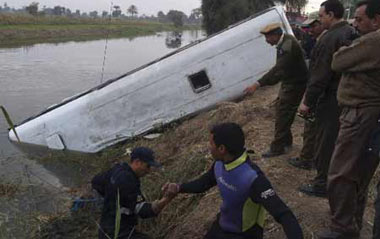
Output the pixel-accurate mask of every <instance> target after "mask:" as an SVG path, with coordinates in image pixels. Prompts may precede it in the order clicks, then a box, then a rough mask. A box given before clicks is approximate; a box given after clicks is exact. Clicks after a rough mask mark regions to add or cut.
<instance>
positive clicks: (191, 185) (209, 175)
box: [179, 163, 216, 193]
mask: <svg viewBox="0 0 380 239" xmlns="http://www.w3.org/2000/svg"><path fill="white" fill-rule="evenodd" d="M214 165H215V163H214V164H213V165H212V166H211V168H210V169H209V170H208V171H207V172H206V173H205V174H203V175H202V176H200V177H199V178H198V179H195V180H194V181H191V182H188V183H183V184H181V185H179V192H180V193H203V192H206V191H207V190H209V189H210V188H212V187H214V186H215V185H216V179H215V174H214Z"/></svg>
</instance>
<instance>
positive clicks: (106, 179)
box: [91, 163, 156, 238]
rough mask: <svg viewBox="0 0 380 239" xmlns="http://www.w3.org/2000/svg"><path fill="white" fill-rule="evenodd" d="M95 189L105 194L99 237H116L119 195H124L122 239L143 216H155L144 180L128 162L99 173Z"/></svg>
mask: <svg viewBox="0 0 380 239" xmlns="http://www.w3.org/2000/svg"><path fill="white" fill-rule="evenodd" d="M91 183H92V188H93V189H95V190H96V191H97V192H98V193H99V194H100V195H102V196H103V197H104V206H103V210H102V217H101V220H100V227H101V230H99V231H100V232H99V238H107V237H106V236H105V235H104V234H107V235H108V236H109V237H110V238H113V234H114V230H115V218H116V208H117V200H118V195H119V198H120V212H121V220H120V233H119V237H120V238H124V237H125V238H128V235H129V233H130V232H131V231H132V230H133V228H134V226H136V225H137V222H138V220H137V219H138V216H139V217H141V218H149V217H154V216H156V214H155V213H154V212H153V210H152V206H151V204H150V203H147V202H145V198H144V196H143V195H142V193H141V191H140V180H139V178H138V177H137V176H136V174H135V173H134V171H133V170H132V169H131V168H130V167H129V165H128V164H127V163H122V164H116V165H115V166H114V167H113V168H111V169H110V170H108V171H106V172H104V173H101V174H98V175H96V176H95V177H94V178H93V179H92V181H91Z"/></svg>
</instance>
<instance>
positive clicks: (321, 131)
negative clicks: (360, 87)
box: [299, 0, 355, 197]
mask: <svg viewBox="0 0 380 239" xmlns="http://www.w3.org/2000/svg"><path fill="white" fill-rule="evenodd" d="M343 14H344V7H343V5H342V3H341V2H339V1H338V0H328V1H325V2H323V3H322V4H321V7H320V9H319V19H320V21H321V22H322V25H323V27H324V28H325V29H327V32H326V33H325V34H323V36H322V37H321V38H320V40H319V41H318V42H317V45H316V46H315V48H314V50H313V52H312V56H311V59H310V67H309V70H310V80H309V82H308V85H307V89H306V93H305V97H304V100H303V103H302V104H301V105H300V108H299V110H300V113H301V114H304V115H308V114H310V111H311V110H310V109H315V121H316V122H315V123H316V131H317V132H316V139H315V144H316V145H315V154H314V162H315V164H316V168H317V176H316V177H315V178H314V180H313V181H312V182H311V183H310V184H304V185H302V186H301V187H300V191H301V192H303V193H305V194H308V195H310V196H318V197H326V185H327V173H328V169H329V165H330V161H331V156H332V153H333V151H334V147H335V140H336V137H337V136H338V131H339V115H340V109H339V107H338V102H337V99H336V92H337V89H338V85H339V81H340V76H341V74H340V73H338V72H335V71H333V70H332V69H331V62H332V58H333V54H334V53H335V52H336V51H337V50H338V49H339V48H340V47H342V46H347V45H349V44H350V43H351V42H352V38H353V36H354V34H355V30H354V29H353V28H352V27H351V26H349V25H348V23H347V22H346V21H343Z"/></svg>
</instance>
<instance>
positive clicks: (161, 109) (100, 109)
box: [9, 7, 292, 153]
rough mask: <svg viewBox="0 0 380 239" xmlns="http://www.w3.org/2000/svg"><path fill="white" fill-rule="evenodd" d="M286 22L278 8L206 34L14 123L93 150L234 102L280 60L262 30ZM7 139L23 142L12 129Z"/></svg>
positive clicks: (26, 134) (53, 145)
mask: <svg viewBox="0 0 380 239" xmlns="http://www.w3.org/2000/svg"><path fill="white" fill-rule="evenodd" d="M275 22H281V23H282V24H283V29H284V31H285V32H287V33H292V31H291V28H290V25H289V23H288V21H287V19H286V16H285V13H284V11H283V9H282V7H273V8H270V9H267V10H266V11H264V12H261V13H259V14H257V15H255V16H252V17H250V18H249V19H246V20H244V21H242V22H240V23H238V24H236V25H233V26H231V27H229V28H228V29H226V30H224V31H222V32H219V33H217V34H215V35H212V36H210V37H208V38H206V39H204V40H201V41H198V42H195V43H192V44H190V45H188V46H185V47H183V48H180V49H178V50H177V51H174V52H173V53H170V54H168V55H166V56H164V57H162V58H160V59H157V60H156V61H153V62H151V63H149V64H147V65H144V66H142V67H140V68H137V69H135V70H133V71H131V72H128V73H126V74H125V75H122V76H120V77H118V78H116V79H112V80H109V81H107V82H105V83H104V84H101V85H99V86H97V87H95V88H93V89H90V90H88V91H86V92H83V93H81V94H79V95H76V96H74V97H72V98H70V99H67V100H65V101H63V102H62V103H60V104H57V105H54V106H51V107H49V108H48V109H46V110H45V111H43V112H41V113H40V114H38V115H37V116H34V117H32V118H30V119H27V120H25V121H24V122H22V123H21V124H19V125H17V126H16V127H15V130H16V132H17V135H18V137H19V139H20V142H21V143H22V144H27V145H38V146H44V148H50V149H56V150H69V151H79V152H85V153H95V152H98V151H100V150H102V149H104V148H106V147H108V146H111V145H114V144H116V143H118V142H121V141H124V140H126V139H130V138H132V137H134V136H137V135H141V134H143V133H146V132H148V131H151V130H152V129H154V127H155V126H157V125H164V124H167V123H169V122H172V121H174V120H178V119H180V118H182V117H185V116H188V115H191V114H194V113H196V112H199V111H201V110H204V109H207V108H210V107H212V106H215V105H216V104H217V103H219V102H222V101H227V100H233V99H235V98H238V97H241V96H242V95H243V90H244V89H245V88H246V87H247V86H249V85H251V84H252V83H253V82H255V81H256V80H258V79H259V78H260V77H261V76H262V75H263V74H265V73H266V72H267V71H268V70H269V69H270V68H271V67H272V66H273V65H274V63H275V55H276V50H275V48H274V47H271V46H269V45H268V44H267V43H266V42H265V38H264V37H263V36H262V35H261V34H260V33H259V31H260V29H261V28H263V27H265V26H266V25H268V24H270V23H275ZM9 139H10V140H11V141H13V142H18V139H17V137H16V135H15V133H14V131H12V130H10V131H9Z"/></svg>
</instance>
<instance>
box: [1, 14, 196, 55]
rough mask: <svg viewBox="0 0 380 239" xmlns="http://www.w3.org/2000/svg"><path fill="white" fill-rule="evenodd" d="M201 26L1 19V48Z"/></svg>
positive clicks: (141, 22)
mask: <svg viewBox="0 0 380 239" xmlns="http://www.w3.org/2000/svg"><path fill="white" fill-rule="evenodd" d="M200 29H201V27H200V26H193V25H191V26H189V25H185V26H183V27H180V28H176V27H175V26H174V25H173V24H170V23H159V22H148V21H133V20H113V21H106V20H92V21H91V20H90V21H75V20H74V21H73V20H71V21H65V20H63V21H57V20H55V21H49V22H47V21H37V20H36V21H35V22H30V21H20V22H14V21H13V22H10V23H9V22H7V21H5V20H4V19H1V17H0V48H6V47H15V46H23V45H31V44H36V43H48V42H53V43H55V42H65V41H85V40H96V39H105V38H133V37H137V36H144V35H152V34H155V33H157V32H163V31H182V30H200Z"/></svg>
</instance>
